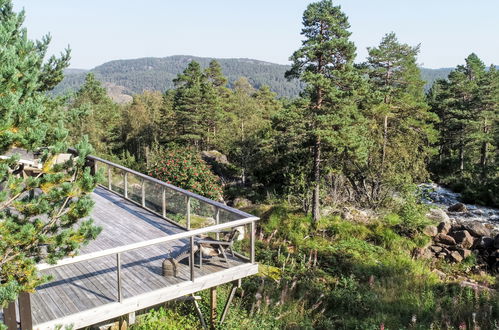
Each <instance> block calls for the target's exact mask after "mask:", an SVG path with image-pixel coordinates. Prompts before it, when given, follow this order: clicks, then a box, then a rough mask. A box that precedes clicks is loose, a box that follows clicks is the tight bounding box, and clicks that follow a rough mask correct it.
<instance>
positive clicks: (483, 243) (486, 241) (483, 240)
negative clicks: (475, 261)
mask: <svg viewBox="0 0 499 330" xmlns="http://www.w3.org/2000/svg"><path fill="white" fill-rule="evenodd" d="M492 247H494V239H493V238H490V237H480V238H477V239H476V240H475V244H473V248H475V249H482V250H483V249H490V248H492Z"/></svg>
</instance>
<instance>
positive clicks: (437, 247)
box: [430, 245, 443, 253]
mask: <svg viewBox="0 0 499 330" xmlns="http://www.w3.org/2000/svg"><path fill="white" fill-rule="evenodd" d="M430 250H432V251H433V252H434V253H440V252H442V250H443V248H442V247H440V246H437V245H432V246H430Z"/></svg>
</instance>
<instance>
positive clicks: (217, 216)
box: [215, 207, 220, 240]
mask: <svg viewBox="0 0 499 330" xmlns="http://www.w3.org/2000/svg"><path fill="white" fill-rule="evenodd" d="M219 223H220V208H218V207H215V225H218V224H219ZM215 237H216V238H217V240H220V233H219V232H218V231H217V232H216V233H215Z"/></svg>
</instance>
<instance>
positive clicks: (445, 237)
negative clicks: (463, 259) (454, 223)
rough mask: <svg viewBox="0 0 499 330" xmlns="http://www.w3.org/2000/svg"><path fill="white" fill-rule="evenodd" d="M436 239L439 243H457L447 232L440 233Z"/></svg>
mask: <svg viewBox="0 0 499 330" xmlns="http://www.w3.org/2000/svg"><path fill="white" fill-rule="evenodd" d="M434 240H435V241H436V242H438V243H443V244H446V245H456V241H455V240H454V238H453V237H452V236H449V235H446V234H442V233H440V234H438V235H437V236H435V238H434Z"/></svg>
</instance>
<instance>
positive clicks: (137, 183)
mask: <svg viewBox="0 0 499 330" xmlns="http://www.w3.org/2000/svg"><path fill="white" fill-rule="evenodd" d="M127 181H128V182H127V187H128V198H129V199H130V200H132V201H134V202H136V203H139V204H142V179H141V178H140V177H138V176H136V175H135V174H132V173H128V175H127Z"/></svg>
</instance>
